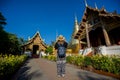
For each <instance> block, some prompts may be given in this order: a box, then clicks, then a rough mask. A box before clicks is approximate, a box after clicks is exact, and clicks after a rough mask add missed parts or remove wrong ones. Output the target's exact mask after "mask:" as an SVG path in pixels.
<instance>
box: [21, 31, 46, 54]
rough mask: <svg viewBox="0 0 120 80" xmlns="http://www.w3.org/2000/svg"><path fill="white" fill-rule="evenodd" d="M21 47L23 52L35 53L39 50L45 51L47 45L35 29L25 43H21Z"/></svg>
mask: <svg viewBox="0 0 120 80" xmlns="http://www.w3.org/2000/svg"><path fill="white" fill-rule="evenodd" d="M22 48H23V52H25V51H31V53H32V54H36V53H37V52H40V51H41V50H43V51H45V49H46V48H47V46H46V45H45V43H44V41H43V39H42V38H41V35H40V33H39V31H37V32H36V33H35V35H34V36H33V37H32V38H30V37H29V38H28V41H27V43H25V44H24V45H22Z"/></svg>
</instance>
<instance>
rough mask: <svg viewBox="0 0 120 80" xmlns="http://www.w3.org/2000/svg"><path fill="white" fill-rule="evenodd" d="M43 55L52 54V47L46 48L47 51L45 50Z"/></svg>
mask: <svg viewBox="0 0 120 80" xmlns="http://www.w3.org/2000/svg"><path fill="white" fill-rule="evenodd" d="M45 53H49V54H52V53H53V47H52V46H49V47H47V49H46V50H45Z"/></svg>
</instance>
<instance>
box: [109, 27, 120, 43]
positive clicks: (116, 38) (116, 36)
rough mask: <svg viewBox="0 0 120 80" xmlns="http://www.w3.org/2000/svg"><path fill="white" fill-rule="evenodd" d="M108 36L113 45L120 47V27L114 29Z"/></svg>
mask: <svg viewBox="0 0 120 80" xmlns="http://www.w3.org/2000/svg"><path fill="white" fill-rule="evenodd" d="M108 34H109V37H110V40H111V43H112V44H113V45H120V27H118V28H115V29H112V30H111V31H109V33H108Z"/></svg>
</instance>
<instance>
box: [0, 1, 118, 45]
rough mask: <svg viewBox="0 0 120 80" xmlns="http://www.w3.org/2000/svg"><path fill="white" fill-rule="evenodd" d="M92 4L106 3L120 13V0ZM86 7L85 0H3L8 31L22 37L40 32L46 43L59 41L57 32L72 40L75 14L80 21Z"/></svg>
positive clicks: (90, 3) (89, 4) (0, 4)
mask: <svg viewBox="0 0 120 80" xmlns="http://www.w3.org/2000/svg"><path fill="white" fill-rule="evenodd" d="M86 1H87V4H88V6H91V7H93V8H95V3H96V5H97V7H98V9H100V8H102V7H103V6H104V7H105V9H106V10H107V11H108V12H113V11H115V10H116V11H117V13H118V14H120V0H86ZM84 10H85V3H84V0H0V12H2V14H3V15H4V17H5V18H6V22H7V25H6V26H5V27H4V29H5V30H6V31H7V32H10V33H13V34H16V35H17V36H18V37H21V38H24V39H25V40H27V39H28V37H30V38H31V37H33V36H34V34H35V33H36V32H37V31H39V32H40V35H41V37H42V39H44V40H45V43H46V44H50V43H51V41H55V39H56V33H57V34H58V35H60V34H61V35H63V36H65V38H66V40H67V41H68V42H69V41H70V38H71V35H72V32H73V29H74V20H75V15H76V16H77V19H78V22H79V23H80V21H81V19H82V16H83V13H84Z"/></svg>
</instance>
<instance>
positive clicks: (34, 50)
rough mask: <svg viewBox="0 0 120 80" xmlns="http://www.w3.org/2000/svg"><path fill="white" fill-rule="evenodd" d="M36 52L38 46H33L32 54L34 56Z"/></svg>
mask: <svg viewBox="0 0 120 80" xmlns="http://www.w3.org/2000/svg"><path fill="white" fill-rule="evenodd" d="M37 50H39V46H38V45H33V54H36V53H37Z"/></svg>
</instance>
